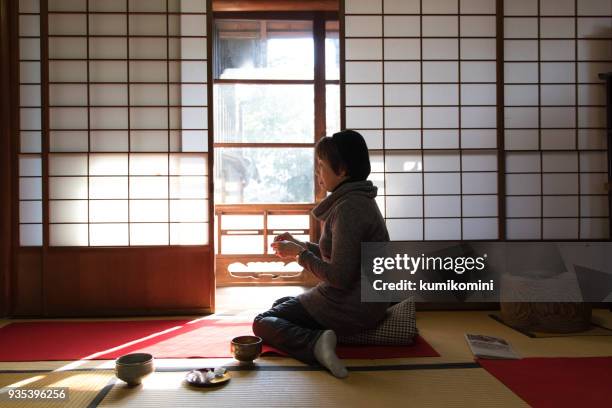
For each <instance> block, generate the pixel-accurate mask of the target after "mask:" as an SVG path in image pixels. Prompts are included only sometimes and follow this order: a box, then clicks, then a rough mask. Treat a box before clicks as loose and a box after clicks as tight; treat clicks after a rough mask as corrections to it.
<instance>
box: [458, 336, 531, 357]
mask: <svg viewBox="0 0 612 408" xmlns="http://www.w3.org/2000/svg"><path fill="white" fill-rule="evenodd" d="M465 339H466V340H467V342H468V345H469V346H470V349H472V353H473V354H474V355H475V356H476V357H478V358H488V359H512V360H517V359H520V357H519V356H518V354H516V352H515V351H514V349H512V346H511V345H510V343H508V342H507V341H506V340H504V339H502V338H499V337H493V336H485V335H482V334H469V333H466V335H465Z"/></svg>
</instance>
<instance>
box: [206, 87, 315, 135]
mask: <svg viewBox="0 0 612 408" xmlns="http://www.w3.org/2000/svg"><path fill="white" fill-rule="evenodd" d="M214 107H215V142H232V143H241V142H247V143H257V142H260V143H265V142H268V143H270V142H281V143H312V142H314V119H313V118H314V87H313V86H312V85H245V84H231V85H215V105H214Z"/></svg>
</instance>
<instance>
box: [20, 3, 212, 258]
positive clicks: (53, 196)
mask: <svg viewBox="0 0 612 408" xmlns="http://www.w3.org/2000/svg"><path fill="white" fill-rule="evenodd" d="M48 10H49V13H48V35H49V39H48V41H49V60H48V64H49V65H48V70H49V161H48V176H49V178H48V182H49V245H50V246H138V245H182V244H186V245H204V244H207V243H208V232H209V226H208V221H209V220H208V214H209V202H208V196H207V194H208V180H209V178H208V177H209V176H208V163H207V160H208V155H207V150H208V134H207V129H208V112H207V98H208V97H207V85H206V82H207V51H206V50H207V46H206V1H205V0H89V1H87V0H49V2H48ZM28 59H30V56H28ZM36 89H37V88H36ZM32 92H35V89H34V88H33V89H32ZM36 101H37V100H36ZM36 101H34V100H32V103H34V104H35V102H36ZM38 103H39V102H38ZM39 110H40V109H36V108H35V109H32V110H31V111H28V114H32V115H35V114H37V113H38V112H39ZM36 123H38V122H36ZM34 127H35V126H34ZM28 130H33V131H34V130H38V129H29V128H28ZM33 171H34V170H32V172H33ZM38 171H39V170H38ZM32 175H34V174H32ZM35 180H38V182H39V181H40V179H35ZM36 197H38V198H39V195H32V197H31V198H36ZM37 203H38V204H40V203H39V202H37Z"/></svg>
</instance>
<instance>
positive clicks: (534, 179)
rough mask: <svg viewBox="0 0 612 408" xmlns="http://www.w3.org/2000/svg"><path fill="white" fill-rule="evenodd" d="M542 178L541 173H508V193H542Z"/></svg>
mask: <svg viewBox="0 0 612 408" xmlns="http://www.w3.org/2000/svg"><path fill="white" fill-rule="evenodd" d="M540 192H541V180H540V175H539V174H508V175H506V194H508V195H532V194H540Z"/></svg>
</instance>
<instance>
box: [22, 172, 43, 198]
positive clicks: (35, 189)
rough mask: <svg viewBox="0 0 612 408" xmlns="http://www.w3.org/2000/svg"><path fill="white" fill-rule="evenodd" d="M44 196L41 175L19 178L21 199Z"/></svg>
mask: <svg viewBox="0 0 612 408" xmlns="http://www.w3.org/2000/svg"><path fill="white" fill-rule="evenodd" d="M41 198H42V181H41V178H40V177H20V178H19V199H20V200H40V199H41Z"/></svg>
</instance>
